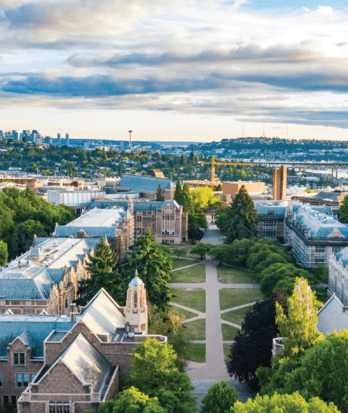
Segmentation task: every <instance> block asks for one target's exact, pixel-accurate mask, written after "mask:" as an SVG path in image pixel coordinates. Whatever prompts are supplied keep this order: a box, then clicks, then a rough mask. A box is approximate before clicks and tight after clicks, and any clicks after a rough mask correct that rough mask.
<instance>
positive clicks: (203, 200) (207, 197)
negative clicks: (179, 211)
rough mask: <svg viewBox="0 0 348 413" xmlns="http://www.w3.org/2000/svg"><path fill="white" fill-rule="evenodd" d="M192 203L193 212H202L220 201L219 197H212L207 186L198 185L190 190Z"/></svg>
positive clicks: (210, 190)
mask: <svg viewBox="0 0 348 413" xmlns="http://www.w3.org/2000/svg"><path fill="white" fill-rule="evenodd" d="M191 198H192V205H193V209H194V211H195V212H203V211H206V210H207V209H209V208H211V207H213V206H214V207H216V206H217V204H219V203H221V201H220V198H219V197H214V195H213V192H212V189H211V188H209V187H208V186H204V187H198V188H195V189H193V190H192V191H191Z"/></svg>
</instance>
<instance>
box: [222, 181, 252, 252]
mask: <svg viewBox="0 0 348 413" xmlns="http://www.w3.org/2000/svg"><path fill="white" fill-rule="evenodd" d="M256 216H257V213H256V210H255V206H254V202H253V200H252V199H251V198H250V196H249V195H248V192H247V190H246V188H245V186H244V185H242V186H241V188H240V190H239V192H238V194H237V195H236V196H235V198H234V200H233V202H232V204H231V207H230V209H229V210H228V221H227V229H226V240H225V241H226V243H227V244H230V243H231V242H233V241H234V240H236V239H243V238H253V237H256V236H257V227H256Z"/></svg>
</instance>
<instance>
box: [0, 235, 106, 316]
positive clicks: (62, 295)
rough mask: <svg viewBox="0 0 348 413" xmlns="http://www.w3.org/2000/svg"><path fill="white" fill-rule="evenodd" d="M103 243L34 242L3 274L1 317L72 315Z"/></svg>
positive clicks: (73, 240)
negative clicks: (8, 314)
mask: <svg viewBox="0 0 348 413" xmlns="http://www.w3.org/2000/svg"><path fill="white" fill-rule="evenodd" d="M98 241H99V239H78V238H34V242H33V245H32V247H31V248H30V250H29V251H28V252H26V253H25V254H23V255H21V256H20V257H18V258H17V259H15V260H13V261H11V262H9V263H8V264H6V265H5V266H4V267H3V268H2V269H1V270H0V314H3V313H5V312H6V311H8V312H11V313H13V314H41V313H42V312H45V313H47V314H69V313H70V311H71V305H72V302H73V301H74V300H75V299H76V298H77V290H78V282H79V281H80V280H81V279H86V278H87V277H88V276H89V275H88V273H87V271H86V268H85V264H86V263H87V262H88V255H89V254H91V255H93V253H94V248H95V246H96V244H97V243H98Z"/></svg>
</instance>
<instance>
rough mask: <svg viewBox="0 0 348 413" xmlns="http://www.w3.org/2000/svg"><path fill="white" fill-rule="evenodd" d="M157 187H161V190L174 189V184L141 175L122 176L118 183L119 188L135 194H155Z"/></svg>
mask: <svg viewBox="0 0 348 413" xmlns="http://www.w3.org/2000/svg"><path fill="white" fill-rule="evenodd" d="M158 185H161V188H162V189H174V184H173V182H171V180H170V179H167V178H154V177H150V176H141V175H123V177H122V179H121V180H120V182H119V183H118V186H119V187H120V188H129V189H130V190H131V191H135V192H142V191H145V192H156V191H157V188H158Z"/></svg>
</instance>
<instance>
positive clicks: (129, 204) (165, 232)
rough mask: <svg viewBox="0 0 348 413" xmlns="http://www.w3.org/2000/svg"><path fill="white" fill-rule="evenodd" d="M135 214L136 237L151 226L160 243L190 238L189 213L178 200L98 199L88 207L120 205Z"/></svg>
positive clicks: (100, 207)
mask: <svg viewBox="0 0 348 413" xmlns="http://www.w3.org/2000/svg"><path fill="white" fill-rule="evenodd" d="M120 206H122V207H123V208H124V209H127V211H129V212H130V213H132V214H133V221H134V238H139V237H140V236H142V235H143V234H144V233H145V230H146V228H150V230H151V235H152V236H153V237H155V238H156V241H157V242H158V243H165V244H181V243H182V242H186V241H187V239H188V235H187V225H188V214H187V212H184V211H183V208H182V206H181V205H179V204H178V203H177V202H176V201H163V202H156V201H153V202H149V201H144V200H140V199H139V200H134V202H133V201H132V200H118V201H112V200H96V201H93V202H91V203H90V204H88V205H87V209H93V208H99V209H102V210H105V208H106V209H108V208H112V207H120Z"/></svg>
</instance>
